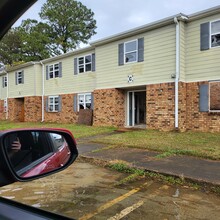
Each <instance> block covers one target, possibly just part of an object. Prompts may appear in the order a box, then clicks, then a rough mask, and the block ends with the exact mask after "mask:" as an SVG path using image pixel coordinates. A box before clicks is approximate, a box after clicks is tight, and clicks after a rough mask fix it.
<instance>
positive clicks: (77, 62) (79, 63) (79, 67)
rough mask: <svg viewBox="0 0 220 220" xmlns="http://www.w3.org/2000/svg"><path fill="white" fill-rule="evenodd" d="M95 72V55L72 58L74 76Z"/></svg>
mask: <svg viewBox="0 0 220 220" xmlns="http://www.w3.org/2000/svg"><path fill="white" fill-rule="evenodd" d="M90 71H92V72H94V71H95V54H94V53H93V54H89V55H86V56H81V57H76V58H74V75H78V73H85V72H90Z"/></svg>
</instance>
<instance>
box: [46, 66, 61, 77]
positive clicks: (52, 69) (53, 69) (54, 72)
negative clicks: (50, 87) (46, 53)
mask: <svg viewBox="0 0 220 220" xmlns="http://www.w3.org/2000/svg"><path fill="white" fill-rule="evenodd" d="M58 77H62V63H61V62H59V63H55V64H51V65H47V66H46V79H47V80H48V79H53V78H58Z"/></svg>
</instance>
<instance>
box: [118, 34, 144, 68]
mask: <svg viewBox="0 0 220 220" xmlns="http://www.w3.org/2000/svg"><path fill="white" fill-rule="evenodd" d="M143 61H144V38H139V39H136V40H133V41H129V42H125V43H121V44H119V45H118V65H119V66H122V65H124V64H126V63H134V62H143Z"/></svg>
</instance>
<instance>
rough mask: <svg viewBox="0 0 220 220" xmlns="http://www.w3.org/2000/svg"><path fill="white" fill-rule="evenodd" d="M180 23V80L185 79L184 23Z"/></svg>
mask: <svg viewBox="0 0 220 220" xmlns="http://www.w3.org/2000/svg"><path fill="white" fill-rule="evenodd" d="M179 24H180V81H183V82H184V81H185V79H186V76H185V62H186V60H185V23H183V22H182V21H180V22H179Z"/></svg>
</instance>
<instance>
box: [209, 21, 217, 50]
mask: <svg viewBox="0 0 220 220" xmlns="http://www.w3.org/2000/svg"><path fill="white" fill-rule="evenodd" d="M216 21H219V22H220V19H218V20H214V21H210V23H209V32H210V34H209V48H210V49H213V48H219V47H220V46H216V47H212V35H215V34H220V32H217V33H215V34H212V23H214V22H216Z"/></svg>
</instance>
